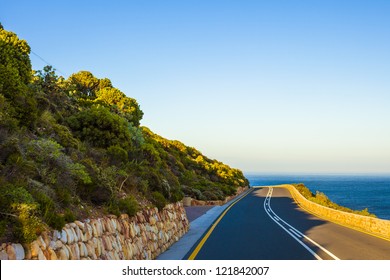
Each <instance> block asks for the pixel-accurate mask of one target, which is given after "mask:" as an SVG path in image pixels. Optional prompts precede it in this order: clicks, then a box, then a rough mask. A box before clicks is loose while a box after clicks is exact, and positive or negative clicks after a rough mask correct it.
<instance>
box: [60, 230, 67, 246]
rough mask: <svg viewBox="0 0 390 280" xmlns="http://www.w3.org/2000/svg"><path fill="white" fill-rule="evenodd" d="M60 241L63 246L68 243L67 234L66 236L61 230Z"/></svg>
mask: <svg viewBox="0 0 390 280" xmlns="http://www.w3.org/2000/svg"><path fill="white" fill-rule="evenodd" d="M60 240H61V242H62V243H63V244H66V243H68V237H67V234H66V231H65V229H63V230H62V231H61V237H60Z"/></svg>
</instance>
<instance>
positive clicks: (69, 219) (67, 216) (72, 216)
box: [64, 208, 76, 223]
mask: <svg viewBox="0 0 390 280" xmlns="http://www.w3.org/2000/svg"><path fill="white" fill-rule="evenodd" d="M64 220H65V222H67V223H72V222H74V221H75V220H76V215H75V214H74V213H73V212H72V210H70V209H69V208H66V209H65V213H64Z"/></svg>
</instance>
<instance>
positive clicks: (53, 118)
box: [0, 24, 249, 243]
mask: <svg viewBox="0 0 390 280" xmlns="http://www.w3.org/2000/svg"><path fill="white" fill-rule="evenodd" d="M29 54H30V47H29V45H28V43H27V42H26V41H24V40H21V39H19V38H18V37H17V35H16V34H14V33H12V32H9V31H6V30H4V28H3V27H2V26H1V24H0V241H1V242H4V241H19V242H28V241H31V240H33V239H35V237H36V235H37V234H38V233H40V232H41V231H43V230H44V229H46V228H48V227H50V228H54V229H60V228H61V227H62V226H63V225H64V224H65V223H66V222H71V221H73V220H75V219H82V218H86V217H93V216H97V215H100V214H109V213H110V214H115V215H119V214H120V213H127V214H129V215H134V213H135V212H136V211H137V210H138V209H140V208H143V207H149V206H157V207H158V208H160V209H161V208H162V207H164V205H166V204H167V203H169V202H175V201H179V200H181V199H182V198H183V196H184V195H185V196H191V197H194V198H196V199H200V200H217V199H223V198H224V197H226V196H228V195H232V194H235V192H236V189H237V187H239V186H246V185H249V183H248V181H247V179H246V178H245V177H244V176H243V174H242V172H241V171H240V170H237V169H233V168H230V167H229V166H227V165H225V164H223V163H221V162H219V161H216V160H212V159H209V158H207V157H206V156H204V155H202V154H201V153H200V152H199V151H197V150H196V149H195V148H192V147H187V146H185V145H184V144H183V143H181V142H179V141H171V140H167V139H164V138H163V137H161V136H159V135H157V134H155V133H153V132H152V131H150V130H149V129H148V128H146V127H142V126H141V125H140V124H141V120H142V117H143V112H142V110H141V109H140V106H139V104H138V103H137V101H136V100H135V99H133V98H130V97H128V96H126V95H125V94H124V93H123V92H121V91H120V90H119V89H117V88H115V87H114V86H113V85H112V83H111V81H110V80H109V79H108V78H97V77H95V76H94V75H93V74H92V73H91V72H88V71H80V72H78V73H75V74H72V75H71V76H70V77H68V78H67V79H65V78H64V77H59V76H57V74H56V72H55V70H54V69H53V68H52V67H51V66H46V67H45V68H44V69H42V70H39V71H33V70H32V66H31V62H30V58H29ZM1 242H0V243H1Z"/></svg>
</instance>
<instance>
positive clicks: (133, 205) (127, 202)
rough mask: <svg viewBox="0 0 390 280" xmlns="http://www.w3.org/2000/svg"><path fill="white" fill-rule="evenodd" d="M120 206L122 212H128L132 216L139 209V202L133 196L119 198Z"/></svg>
mask: <svg viewBox="0 0 390 280" xmlns="http://www.w3.org/2000/svg"><path fill="white" fill-rule="evenodd" d="M118 207H119V210H120V212H121V213H126V214H127V215H129V216H130V217H131V216H134V215H135V214H136V213H137V211H138V202H137V201H136V200H135V199H134V198H133V197H132V196H129V197H126V198H123V199H121V200H119V202H118Z"/></svg>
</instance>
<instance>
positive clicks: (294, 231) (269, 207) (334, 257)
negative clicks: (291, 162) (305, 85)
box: [264, 187, 340, 260]
mask: <svg viewBox="0 0 390 280" xmlns="http://www.w3.org/2000/svg"><path fill="white" fill-rule="evenodd" d="M272 192H273V188H272V187H270V188H269V189H268V193H267V197H266V200H265V201H268V205H267V204H266V203H265V201H264V210H266V213H267V214H268V216H269V217H270V218H271V219H272V220H273V221H274V222H275V223H276V224H278V225H279V226H280V227H281V228H282V229H284V230H285V231H286V232H287V233H288V234H289V235H290V236H292V237H293V238H294V239H295V240H296V241H298V243H300V244H301V245H302V246H303V247H304V248H305V249H306V250H308V251H309V252H310V253H311V254H312V255H313V256H314V257H315V258H317V259H318V260H322V258H321V257H320V256H319V255H317V254H316V253H315V252H314V251H313V250H312V249H310V248H309V247H308V246H307V245H306V244H305V243H303V242H302V241H301V240H299V239H298V238H297V237H296V236H298V237H300V238H302V237H303V238H305V239H307V240H308V241H310V242H311V243H312V244H314V245H315V246H317V247H318V248H319V249H321V250H322V251H324V252H325V253H327V254H328V255H329V256H330V257H332V258H333V259H335V260H340V259H339V258H338V257H337V256H335V255H334V254H333V253H331V252H330V251H328V250H327V249H325V248H324V247H322V246H321V245H320V244H318V243H317V242H315V241H314V240H312V239H311V238H309V237H307V236H306V235H305V234H303V233H302V232H300V231H299V230H297V229H296V228H294V227H293V226H292V225H290V224H289V223H287V222H286V221H284V220H283V219H282V218H280V217H279V216H278V215H276V213H275V212H274V211H273V210H272V208H271V197H272ZM266 206H267V207H268V208H266ZM270 213H272V214H273V215H274V216H271V214H270ZM278 221H280V222H282V223H284V224H285V225H287V226H288V229H289V230H290V231H291V232H292V233H293V234H294V235H293V234H291V233H290V231H289V230H287V229H286V228H285V227H284V226H283V225H282V224H281V223H279V222H278Z"/></svg>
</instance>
